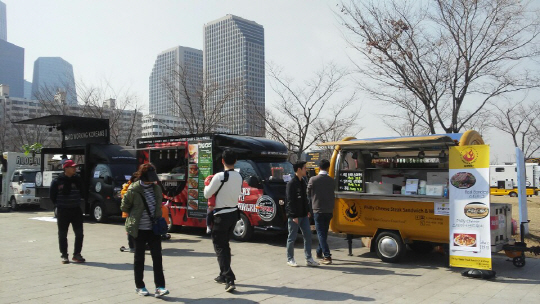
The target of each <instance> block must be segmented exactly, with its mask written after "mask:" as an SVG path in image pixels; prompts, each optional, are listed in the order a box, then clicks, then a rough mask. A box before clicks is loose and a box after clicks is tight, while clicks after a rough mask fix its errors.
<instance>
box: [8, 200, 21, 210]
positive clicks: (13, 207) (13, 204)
mask: <svg viewBox="0 0 540 304" xmlns="http://www.w3.org/2000/svg"><path fill="white" fill-rule="evenodd" d="M9 204H10V205H11V210H13V211H17V210H19V204H17V200H16V199H15V197H12V198H11V200H10V201H9Z"/></svg>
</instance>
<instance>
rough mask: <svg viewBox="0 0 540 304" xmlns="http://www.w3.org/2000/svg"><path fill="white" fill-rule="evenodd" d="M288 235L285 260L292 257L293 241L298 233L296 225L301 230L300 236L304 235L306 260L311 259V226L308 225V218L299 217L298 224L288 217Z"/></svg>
mask: <svg viewBox="0 0 540 304" xmlns="http://www.w3.org/2000/svg"><path fill="white" fill-rule="evenodd" d="M288 221H289V222H288V224H289V225H288V226H289V236H288V237H287V261H290V260H292V259H294V242H295V241H296V236H297V235H298V227H300V230H302V236H303V237H304V254H305V255H306V260H309V259H311V227H310V225H309V218H308V217H307V216H305V217H299V218H298V224H296V223H295V222H294V221H293V219H292V218H289V219H288Z"/></svg>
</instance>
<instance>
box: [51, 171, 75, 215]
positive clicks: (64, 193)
mask: <svg viewBox="0 0 540 304" xmlns="http://www.w3.org/2000/svg"><path fill="white" fill-rule="evenodd" d="M49 191H50V198H51V201H52V202H53V204H54V206H56V207H57V208H59V209H72V208H80V207H81V202H82V198H81V194H82V182H81V177H80V176H79V175H78V174H75V175H73V176H72V177H67V176H66V175H65V174H64V173H61V174H60V175H58V177H57V178H56V179H54V180H53V182H52V183H51V187H50V188H49Z"/></svg>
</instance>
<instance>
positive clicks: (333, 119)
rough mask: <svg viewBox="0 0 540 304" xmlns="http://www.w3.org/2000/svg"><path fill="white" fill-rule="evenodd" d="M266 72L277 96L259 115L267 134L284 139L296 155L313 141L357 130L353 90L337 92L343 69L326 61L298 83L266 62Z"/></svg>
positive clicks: (340, 84)
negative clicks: (306, 78) (273, 104)
mask: <svg viewBox="0 0 540 304" xmlns="http://www.w3.org/2000/svg"><path fill="white" fill-rule="evenodd" d="M268 73H269V76H270V79H271V81H270V83H271V87H272V89H273V91H274V92H275V93H276V94H277V96H278V100H277V101H276V103H275V106H273V107H272V108H273V109H272V110H270V109H268V110H267V111H266V113H259V115H260V116H261V117H264V121H265V123H266V130H267V134H268V135H269V137H270V138H274V139H276V140H278V141H280V142H282V143H284V144H285V145H286V146H287V147H288V149H289V151H294V153H296V156H297V158H298V159H299V158H300V156H301V155H302V153H303V152H304V151H306V150H307V149H309V148H310V147H311V146H312V145H313V144H315V143H318V142H323V141H324V140H325V139H330V138H331V137H332V138H331V140H336V139H341V138H339V137H342V136H343V135H344V134H347V135H356V134H357V133H358V132H359V131H360V129H359V127H358V125H357V118H358V116H359V113H360V106H359V104H358V103H356V104H355V102H356V92H352V93H350V94H347V93H344V92H341V91H342V89H343V82H344V81H345V79H346V77H347V75H348V73H347V72H346V71H344V70H343V69H340V68H338V67H336V66H335V65H334V64H326V65H324V66H323V67H322V69H321V70H320V71H318V72H316V73H315V75H314V77H313V78H312V79H309V80H306V81H304V82H303V83H302V84H300V85H295V83H294V81H293V80H291V79H289V78H287V77H285V76H283V75H282V71H281V69H278V68H276V67H273V66H269V68H268ZM353 107H356V108H353Z"/></svg>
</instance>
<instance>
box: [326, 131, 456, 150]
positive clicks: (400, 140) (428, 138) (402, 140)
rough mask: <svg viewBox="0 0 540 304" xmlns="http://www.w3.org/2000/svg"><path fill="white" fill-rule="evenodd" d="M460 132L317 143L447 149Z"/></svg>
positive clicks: (381, 147) (379, 148) (371, 147)
mask: <svg viewBox="0 0 540 304" xmlns="http://www.w3.org/2000/svg"><path fill="white" fill-rule="evenodd" d="M462 135H463V134H462V133H452V134H434V135H422V136H409V137H385V138H367V139H351V140H342V141H333V142H326V143H322V144H319V146H335V145H339V146H341V147H347V148H361V149H372V150H394V149H405V150H409V149H419V148H426V149H433V150H437V149H447V148H448V147H449V146H457V145H458V142H459V140H460V139H461V137H462Z"/></svg>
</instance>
